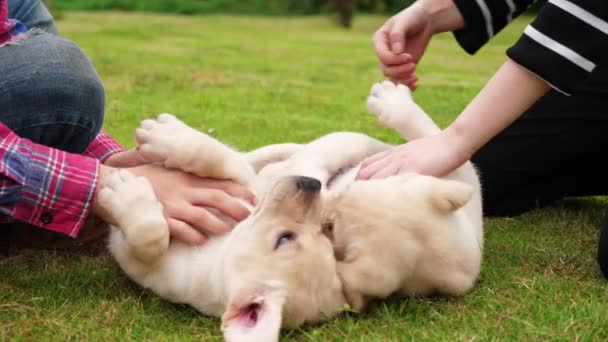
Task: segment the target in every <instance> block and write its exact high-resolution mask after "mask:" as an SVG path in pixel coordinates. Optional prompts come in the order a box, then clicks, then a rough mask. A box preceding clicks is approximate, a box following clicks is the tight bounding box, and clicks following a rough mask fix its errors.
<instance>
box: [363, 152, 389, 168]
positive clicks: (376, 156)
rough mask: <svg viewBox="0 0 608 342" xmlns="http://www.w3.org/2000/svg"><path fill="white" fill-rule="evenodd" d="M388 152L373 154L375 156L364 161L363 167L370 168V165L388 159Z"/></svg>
mask: <svg viewBox="0 0 608 342" xmlns="http://www.w3.org/2000/svg"><path fill="white" fill-rule="evenodd" d="M388 152H389V151H383V152H378V153H376V154H373V155H371V156H369V157H367V158H365V159H364V160H363V162H362V163H361V167H362V168H364V167H367V166H369V165H370V164H373V163H375V162H377V161H378V160H380V159H382V158H384V157H386V156H387V155H388Z"/></svg>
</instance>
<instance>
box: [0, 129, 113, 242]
mask: <svg viewBox="0 0 608 342" xmlns="http://www.w3.org/2000/svg"><path fill="white" fill-rule="evenodd" d="M123 150H124V149H123V148H122V146H120V145H119V144H118V143H117V142H116V141H114V140H113V139H112V138H111V137H110V136H109V135H107V134H106V133H104V132H103V131H102V132H100V133H99V135H97V137H96V138H95V140H94V141H93V142H92V143H91V145H90V146H89V147H88V148H87V149H86V151H85V152H84V153H83V154H82V155H78V154H73V153H68V152H64V151H61V150H57V149H54V148H51V147H48V146H43V145H39V144H35V143H33V142H31V141H29V140H27V139H22V138H20V137H18V136H17V135H16V134H15V133H14V132H13V131H11V130H10V129H9V128H8V127H6V126H5V125H4V124H2V123H0V222H11V221H12V220H18V221H24V222H28V223H31V224H34V225H36V226H39V227H43V228H46V229H49V230H53V231H56V232H59V233H63V234H67V235H69V236H71V237H75V236H77V235H78V232H79V230H80V228H81V227H82V225H83V223H84V221H85V219H86V217H87V215H88V214H89V211H90V207H91V202H92V198H93V195H94V194H95V190H96V187H97V179H98V171H99V164H100V162H103V161H104V160H106V159H107V158H108V157H109V156H110V155H112V154H114V153H116V152H119V151H123Z"/></svg>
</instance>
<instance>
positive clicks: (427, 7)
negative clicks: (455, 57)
mask: <svg viewBox="0 0 608 342" xmlns="http://www.w3.org/2000/svg"><path fill="white" fill-rule="evenodd" d="M412 6H415V7H418V8H420V9H422V10H423V11H425V12H426V13H427V15H428V16H429V18H430V21H431V26H432V30H433V33H439V32H449V31H454V30H458V29H461V28H462V27H464V19H463V18H462V15H461V14H460V11H459V10H458V7H456V4H455V3H454V0H418V1H416V2H415V3H414V4H413V5H412Z"/></svg>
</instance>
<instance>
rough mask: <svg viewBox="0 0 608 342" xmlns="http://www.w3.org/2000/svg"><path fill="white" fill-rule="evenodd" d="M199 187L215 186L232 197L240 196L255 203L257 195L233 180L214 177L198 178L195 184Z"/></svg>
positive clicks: (214, 187)
mask: <svg viewBox="0 0 608 342" xmlns="http://www.w3.org/2000/svg"><path fill="white" fill-rule="evenodd" d="M193 186H194V187H198V188H213V189H218V190H222V191H224V192H225V193H227V194H229V195H231V196H232V197H237V198H240V199H242V200H244V201H247V202H249V203H251V204H255V195H254V194H253V192H251V191H250V190H249V189H247V188H246V187H245V186H243V185H241V184H238V183H235V182H234V181H231V180H219V179H214V178H197V179H196V184H194V185H193Z"/></svg>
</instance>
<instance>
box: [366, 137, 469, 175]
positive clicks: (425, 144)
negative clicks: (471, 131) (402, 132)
mask: <svg viewBox="0 0 608 342" xmlns="http://www.w3.org/2000/svg"><path fill="white" fill-rule="evenodd" d="M461 146H463V144H461V143H460V142H459V141H458V140H457V138H453V137H450V136H448V135H447V134H446V133H444V132H442V133H440V134H437V135H433V136H427V137H424V138H420V139H416V140H412V141H410V142H408V143H406V144H402V145H398V146H395V147H392V148H391V149H389V150H386V151H383V152H380V153H377V154H375V155H372V156H370V157H368V158H366V159H365V160H364V161H363V162H362V164H361V168H360V169H359V172H358V174H357V177H356V179H358V180H366V179H377V178H386V177H389V176H393V175H397V174H400V173H403V172H416V173H420V174H425V175H430V176H436V177H442V176H445V175H447V174H449V173H450V172H452V171H454V170H455V169H456V168H458V167H459V166H460V165H462V164H464V163H465V162H466V161H467V160H469V158H470V155H469V154H468V153H467V152H466V150H465V149H464V148H461Z"/></svg>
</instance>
